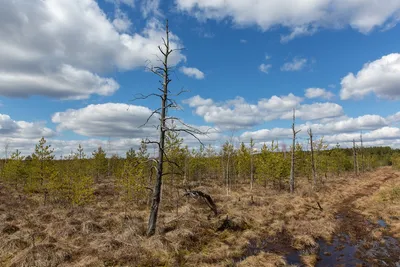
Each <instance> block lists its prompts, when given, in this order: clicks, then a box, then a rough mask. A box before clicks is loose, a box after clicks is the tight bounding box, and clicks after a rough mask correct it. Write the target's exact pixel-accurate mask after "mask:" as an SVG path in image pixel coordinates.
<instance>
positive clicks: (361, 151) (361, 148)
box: [360, 132, 365, 172]
mask: <svg viewBox="0 0 400 267" xmlns="http://www.w3.org/2000/svg"><path fill="white" fill-rule="evenodd" d="M360 145H361V146H360V154H361V172H364V171H365V165H364V146H363V136H362V132H361V133H360Z"/></svg>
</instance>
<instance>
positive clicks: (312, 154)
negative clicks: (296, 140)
mask: <svg viewBox="0 0 400 267" xmlns="http://www.w3.org/2000/svg"><path fill="white" fill-rule="evenodd" d="M308 136H309V137H310V150H311V168H312V176H313V188H314V190H315V189H316V188H317V173H316V171H315V161H314V142H313V133H312V130H311V128H310V129H308Z"/></svg>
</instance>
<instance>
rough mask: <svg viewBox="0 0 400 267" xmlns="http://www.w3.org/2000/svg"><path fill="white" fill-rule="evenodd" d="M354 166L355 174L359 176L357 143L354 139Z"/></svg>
mask: <svg viewBox="0 0 400 267" xmlns="http://www.w3.org/2000/svg"><path fill="white" fill-rule="evenodd" d="M353 165H354V173H355V174H356V175H358V162H357V149H356V141H355V140H354V139H353Z"/></svg>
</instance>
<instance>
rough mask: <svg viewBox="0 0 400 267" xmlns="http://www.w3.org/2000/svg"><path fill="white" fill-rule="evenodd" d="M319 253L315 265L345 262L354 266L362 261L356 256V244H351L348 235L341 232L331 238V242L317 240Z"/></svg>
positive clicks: (332, 264)
mask: <svg viewBox="0 0 400 267" xmlns="http://www.w3.org/2000/svg"><path fill="white" fill-rule="evenodd" d="M318 244H319V248H320V249H319V254H318V259H319V260H318V262H317V264H316V266H321V267H322V266H335V265H336V264H346V265H349V266H355V265H357V264H363V263H364V262H363V261H362V260H360V259H358V258H357V257H356V253H357V246H356V245H352V244H351V240H350V237H349V236H348V235H346V234H341V235H338V236H336V237H335V238H334V239H333V242H332V243H331V244H328V243H327V242H325V241H322V240H321V241H319V242H318Z"/></svg>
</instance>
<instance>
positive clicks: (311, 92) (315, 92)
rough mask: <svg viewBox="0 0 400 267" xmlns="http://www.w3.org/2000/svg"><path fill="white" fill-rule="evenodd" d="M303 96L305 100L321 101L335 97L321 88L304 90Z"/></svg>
mask: <svg viewBox="0 0 400 267" xmlns="http://www.w3.org/2000/svg"><path fill="white" fill-rule="evenodd" d="M305 96H306V97H307V98H310V99H313V98H322V99H327V100H329V99H332V98H333V97H334V96H335V95H334V94H333V93H332V92H329V91H327V90H325V89H323V88H308V89H306V93H305Z"/></svg>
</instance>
